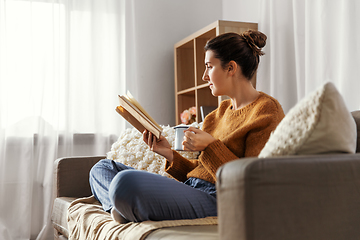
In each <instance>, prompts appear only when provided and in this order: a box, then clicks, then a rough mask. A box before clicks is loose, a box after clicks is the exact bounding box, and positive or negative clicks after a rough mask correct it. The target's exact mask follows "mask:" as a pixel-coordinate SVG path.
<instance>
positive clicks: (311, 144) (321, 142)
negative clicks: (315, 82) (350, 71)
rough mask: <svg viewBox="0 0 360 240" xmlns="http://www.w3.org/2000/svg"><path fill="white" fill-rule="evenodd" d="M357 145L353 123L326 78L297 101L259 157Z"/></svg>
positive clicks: (335, 150) (349, 150)
mask: <svg viewBox="0 0 360 240" xmlns="http://www.w3.org/2000/svg"><path fill="white" fill-rule="evenodd" d="M355 149H356V124H355V121H354V118H353V117H352V115H351V113H350V112H349V110H348V109H347V107H346V105H345V102H344V100H343V98H342V96H341V95H340V93H339V92H338V91H337V89H336V87H335V85H334V84H333V83H331V82H328V83H326V84H324V85H322V86H321V87H319V88H318V89H317V90H316V91H314V92H312V93H311V94H309V95H308V96H306V97H305V98H303V99H302V100H301V101H300V102H299V103H298V104H296V105H295V106H294V107H293V108H292V109H290V111H289V113H288V114H287V115H286V117H285V118H284V119H283V120H282V121H281V123H280V124H279V125H278V127H277V128H276V130H275V131H274V133H273V134H272V135H271V137H270V139H269V141H268V142H267V143H266V145H265V147H264V149H263V150H262V151H261V153H260V154H259V157H261V158H266V157H274V156H283V155H294V154H297V155H301V154H321V153H322V154H323V153H338V152H347V153H354V152H355Z"/></svg>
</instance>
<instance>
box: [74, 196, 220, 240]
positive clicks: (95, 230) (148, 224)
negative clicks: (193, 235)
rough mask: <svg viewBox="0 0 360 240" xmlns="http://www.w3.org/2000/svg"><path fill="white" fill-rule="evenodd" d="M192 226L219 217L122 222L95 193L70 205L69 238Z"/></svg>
mask: <svg viewBox="0 0 360 240" xmlns="http://www.w3.org/2000/svg"><path fill="white" fill-rule="evenodd" d="M191 225H217V217H207V218H200V219H190V220H172V221H145V222H141V223H134V222H129V223H126V224H119V223H117V222H115V221H114V220H112V218H111V215H110V214H109V213H107V212H104V210H103V209H102V207H101V205H100V203H99V202H98V201H97V200H96V199H95V197H94V196H91V197H87V198H79V199H76V200H75V201H73V202H72V203H71V204H70V206H69V208H68V229H69V240H80V239H87V240H89V239H91V240H110V239H111V240H114V239H124V240H127V239H128V240H135V239H145V238H146V236H148V235H149V234H150V233H151V232H153V231H154V230H156V229H160V228H166V227H175V226H191Z"/></svg>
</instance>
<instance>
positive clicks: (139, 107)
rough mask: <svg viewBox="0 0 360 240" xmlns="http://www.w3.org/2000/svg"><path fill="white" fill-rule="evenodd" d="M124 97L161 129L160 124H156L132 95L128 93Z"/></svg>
mask: <svg viewBox="0 0 360 240" xmlns="http://www.w3.org/2000/svg"><path fill="white" fill-rule="evenodd" d="M124 97H126V98H127V100H129V101H130V102H131V103H132V104H133V105H134V106H136V107H137V108H138V109H139V110H140V111H141V112H142V113H143V114H144V115H145V116H146V117H147V118H148V119H149V120H150V121H152V122H153V123H154V124H155V125H156V126H157V127H158V128H160V129H161V127H160V126H159V124H157V123H156V121H155V120H154V119H153V118H152V117H151V116H150V115H149V114H148V113H147V112H146V111H145V109H144V108H143V107H142V106H141V105H140V103H139V102H138V101H137V100H136V99H135V98H134V97H133V96H132V94H131V93H130V92H129V91H127V93H126V95H124Z"/></svg>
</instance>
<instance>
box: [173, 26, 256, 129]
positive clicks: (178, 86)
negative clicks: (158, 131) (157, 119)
mask: <svg viewBox="0 0 360 240" xmlns="http://www.w3.org/2000/svg"><path fill="white" fill-rule="evenodd" d="M248 29H255V30H257V23H246V22H232V21H222V20H219V21H216V22H214V23H212V24H210V25H208V26H206V27H204V28H203V29H201V30H199V31H197V32H196V33H194V34H192V35H190V36H188V37H187V38H185V39H183V40H181V41H179V42H178V43H176V44H175V46H174V58H175V109H176V110H175V112H176V118H175V119H176V124H180V123H181V121H180V113H181V112H183V111H184V110H185V109H189V108H190V107H193V106H196V109H197V113H198V114H197V116H196V121H197V122H201V121H202V120H203V119H202V118H201V114H200V106H218V104H219V103H220V102H221V101H222V100H224V99H226V98H227V97H225V96H220V97H214V96H213V95H212V94H211V91H210V89H209V87H208V83H206V82H204V81H203V80H202V75H203V73H204V70H205V63H204V58H205V52H204V46H205V44H206V42H207V41H208V40H209V39H211V38H213V37H215V36H217V35H219V34H222V33H226V32H237V33H242V32H244V31H246V30H248ZM252 83H253V85H254V86H256V76H254V79H252Z"/></svg>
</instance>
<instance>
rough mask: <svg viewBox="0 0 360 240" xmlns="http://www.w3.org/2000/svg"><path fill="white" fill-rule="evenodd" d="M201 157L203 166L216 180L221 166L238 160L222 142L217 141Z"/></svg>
mask: <svg viewBox="0 0 360 240" xmlns="http://www.w3.org/2000/svg"><path fill="white" fill-rule="evenodd" d="M201 155H202V156H201ZM200 156H201V157H199V159H201V160H200V161H201V164H202V165H203V166H204V168H205V169H206V170H207V171H208V172H209V173H210V174H211V175H212V177H213V178H214V179H216V171H217V170H218V168H219V167H220V166H221V165H223V164H224V163H226V162H230V161H232V160H235V159H238V157H237V156H236V155H235V154H234V153H233V152H232V151H230V150H229V148H227V147H226V146H225V144H224V143H223V142H222V141H220V140H216V141H215V142H213V143H211V144H210V145H209V146H207V147H206V148H205V150H204V151H203V152H202V153H201V154H200Z"/></svg>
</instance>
